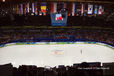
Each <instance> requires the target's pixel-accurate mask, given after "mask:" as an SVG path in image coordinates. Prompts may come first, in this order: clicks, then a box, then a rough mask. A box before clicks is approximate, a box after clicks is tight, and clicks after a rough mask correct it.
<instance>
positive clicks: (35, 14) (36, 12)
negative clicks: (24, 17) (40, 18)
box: [35, 2, 38, 15]
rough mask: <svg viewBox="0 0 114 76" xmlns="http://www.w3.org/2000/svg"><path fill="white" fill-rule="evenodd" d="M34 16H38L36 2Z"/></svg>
mask: <svg viewBox="0 0 114 76" xmlns="http://www.w3.org/2000/svg"><path fill="white" fill-rule="evenodd" d="M35 15H38V7H37V2H35Z"/></svg>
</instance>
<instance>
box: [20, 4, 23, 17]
mask: <svg viewBox="0 0 114 76" xmlns="http://www.w3.org/2000/svg"><path fill="white" fill-rule="evenodd" d="M20 15H23V4H20Z"/></svg>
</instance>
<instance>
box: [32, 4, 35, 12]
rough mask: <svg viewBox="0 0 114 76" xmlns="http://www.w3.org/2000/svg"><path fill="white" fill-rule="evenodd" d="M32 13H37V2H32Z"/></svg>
mask: <svg viewBox="0 0 114 76" xmlns="http://www.w3.org/2000/svg"><path fill="white" fill-rule="evenodd" d="M32 13H35V3H32Z"/></svg>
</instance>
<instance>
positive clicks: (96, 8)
mask: <svg viewBox="0 0 114 76" xmlns="http://www.w3.org/2000/svg"><path fill="white" fill-rule="evenodd" d="M94 14H98V6H97V5H95V7H94Z"/></svg>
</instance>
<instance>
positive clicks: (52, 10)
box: [51, 2, 57, 13]
mask: <svg viewBox="0 0 114 76" xmlns="http://www.w3.org/2000/svg"><path fill="white" fill-rule="evenodd" d="M56 12H57V3H55V2H54V3H52V4H51V13H56Z"/></svg>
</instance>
